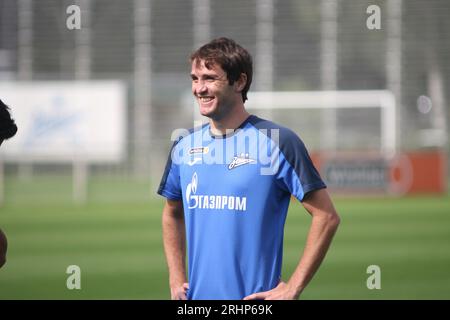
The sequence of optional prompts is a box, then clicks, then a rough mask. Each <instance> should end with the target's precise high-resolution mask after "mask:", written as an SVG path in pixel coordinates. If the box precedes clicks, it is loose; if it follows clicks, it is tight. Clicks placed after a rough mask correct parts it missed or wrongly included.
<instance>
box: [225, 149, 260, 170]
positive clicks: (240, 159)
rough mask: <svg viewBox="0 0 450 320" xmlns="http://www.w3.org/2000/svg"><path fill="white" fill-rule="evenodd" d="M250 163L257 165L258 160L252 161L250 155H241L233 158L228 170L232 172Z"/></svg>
mask: <svg viewBox="0 0 450 320" xmlns="http://www.w3.org/2000/svg"><path fill="white" fill-rule="evenodd" d="M249 163H256V160H255V159H250V158H249V156H248V153H246V154H243V153H241V155H240V156H236V157H234V158H233V160H232V161H231V163H230V164H229V165H228V169H229V170H231V169H234V168H237V167H240V166H243V165H244V164H249Z"/></svg>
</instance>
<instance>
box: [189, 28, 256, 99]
mask: <svg viewBox="0 0 450 320" xmlns="http://www.w3.org/2000/svg"><path fill="white" fill-rule="evenodd" d="M201 60H204V61H205V66H206V68H208V69H210V68H211V67H212V65H213V64H218V65H219V66H220V67H221V68H222V69H223V70H224V71H225V72H226V73H227V77H228V83H229V84H230V85H232V84H233V83H234V82H235V81H237V80H238V79H239V77H240V76H241V74H242V73H244V74H245V75H247V83H246V84H245V87H244V89H243V90H242V92H241V93H242V101H244V102H245V100H247V92H248V90H249V89H250V85H251V83H252V76H253V62H252V56H251V55H250V53H248V51H247V50H245V49H244V48H243V47H241V46H240V45H238V44H237V43H236V42H235V41H234V40H232V39H228V38H224V37H222V38H217V39H214V40H212V41H211V42H209V43H207V44H205V45H203V46H202V47H200V48H199V49H197V50H196V51H195V52H194V53H193V54H192V55H191V63H192V62H194V61H197V63H199V62H200V61H201Z"/></svg>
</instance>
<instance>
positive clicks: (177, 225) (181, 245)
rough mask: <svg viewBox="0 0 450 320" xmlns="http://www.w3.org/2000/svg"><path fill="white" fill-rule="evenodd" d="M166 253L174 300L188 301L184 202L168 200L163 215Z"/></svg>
mask: <svg viewBox="0 0 450 320" xmlns="http://www.w3.org/2000/svg"><path fill="white" fill-rule="evenodd" d="M162 228H163V241H164V251H165V254H166V260H167V266H168V268H169V285H170V294H171V299H172V300H185V299H186V289H187V283H186V282H187V281H186V263H185V259H186V232H185V224H184V215H183V203H182V201H181V200H180V201H176V200H169V199H167V201H166V204H165V206H164V209H163V214H162Z"/></svg>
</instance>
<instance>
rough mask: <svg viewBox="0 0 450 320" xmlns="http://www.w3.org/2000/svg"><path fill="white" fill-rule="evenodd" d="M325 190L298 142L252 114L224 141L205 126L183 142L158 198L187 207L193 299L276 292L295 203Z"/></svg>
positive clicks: (190, 295)
mask: <svg viewBox="0 0 450 320" xmlns="http://www.w3.org/2000/svg"><path fill="white" fill-rule="evenodd" d="M325 187H326V186H325V184H324V182H323V181H322V179H321V178H320V175H319V173H318V172H317V170H316V169H315V167H314V165H313V163H312V161H311V159H310V157H309V155H308V152H307V150H306V148H305V146H304V144H303V142H302V141H301V140H300V138H299V137H298V136H297V135H296V134H295V133H294V132H292V131H291V130H289V129H287V128H284V127H281V126H279V125H277V124H275V123H273V122H270V121H267V120H264V119H261V118H258V117H256V116H254V115H251V116H249V117H248V118H247V120H245V121H244V123H242V125H241V126H240V127H239V128H238V129H237V130H234V131H233V132H231V133H230V134H227V135H224V136H214V135H212V133H211V131H210V125H209V124H206V125H203V126H202V127H200V128H196V129H191V130H190V131H189V134H188V135H185V136H184V137H180V138H179V139H178V140H177V141H176V142H175V143H174V145H173V147H172V149H171V152H170V155H169V160H168V161H167V165H166V169H165V172H164V175H163V177H162V180H161V184H160V187H159V189H158V193H159V194H160V195H162V196H164V197H166V198H168V199H172V200H182V201H183V208H184V218H185V225H186V238H187V250H188V279H189V280H188V281H189V287H190V288H189V291H188V299H227V300H228V299H242V298H244V297H245V296H247V295H250V294H252V293H255V292H260V291H267V290H270V289H273V288H274V287H276V286H277V285H278V283H279V281H280V279H281V266H282V254H283V233H284V224H285V220H286V215H287V211H288V207H289V201H290V196H291V194H292V195H294V196H295V197H296V198H297V199H298V200H300V201H302V200H303V198H304V196H305V194H307V193H308V192H310V191H313V190H317V189H321V188H325Z"/></svg>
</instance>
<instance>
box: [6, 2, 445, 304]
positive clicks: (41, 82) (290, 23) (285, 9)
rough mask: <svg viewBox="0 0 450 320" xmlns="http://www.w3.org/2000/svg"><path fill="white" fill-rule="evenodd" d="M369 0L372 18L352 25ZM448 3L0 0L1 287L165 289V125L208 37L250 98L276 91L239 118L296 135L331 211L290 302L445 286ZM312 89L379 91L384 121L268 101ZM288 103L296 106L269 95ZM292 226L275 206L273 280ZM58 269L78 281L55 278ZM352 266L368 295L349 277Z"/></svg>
mask: <svg viewBox="0 0 450 320" xmlns="http://www.w3.org/2000/svg"><path fill="white" fill-rule="evenodd" d="M374 4H375V5H377V6H378V7H379V8H380V15H381V16H380V17H381V20H380V26H381V29H369V28H368V26H367V21H368V19H369V20H370V19H371V18H370V17H371V16H372V15H373V14H374V12H375V11H369V12H368V11H367V10H368V8H369V6H370V5H374ZM71 5H77V6H79V8H81V29H74V30H71V29H69V28H68V26H67V20H68V19H70V17H72V16H73V12H74V11H67V9H68V7H70V6H71ZM372 9H373V8H372ZM449 14H450V2H448V1H445V0H430V1H419V0H408V1H406V0H403V1H402V0H384V1H376V2H375V1H365V0H362V1H360V0H336V1H335V0H321V1H312V0H297V1H296V0H287V1H280V0H259V1H257V0H251V1H238V0H229V1H214V0H189V1H185V0H172V1H163V0H134V1H119V0H78V1H75V0H73V1H65V0H39V1H37V0H35V1H32V0H0V99H2V100H3V101H4V102H5V103H6V104H7V105H10V107H11V109H12V114H13V117H14V118H15V119H16V122H17V124H18V127H19V132H18V134H17V136H16V137H14V138H12V139H11V140H9V141H6V142H5V143H4V144H3V145H2V146H1V148H0V164H1V165H0V201H1V203H2V204H1V207H0V228H2V229H3V230H4V231H5V233H6V234H7V236H8V239H9V251H8V262H7V264H6V265H5V267H3V268H2V269H1V270H0V299H58V298H62V299H166V298H168V297H169V293H168V288H167V272H166V267H165V261H164V256H163V250H162V242H161V230H160V213H161V209H162V204H163V199H161V198H158V197H156V195H155V191H156V187H157V184H158V183H159V179H160V177H161V174H162V171H163V168H164V165H165V162H166V159H167V152H168V150H169V148H170V145H171V142H170V137H171V134H172V132H173V130H174V129H177V128H190V127H192V126H193V125H194V121H196V120H201V119H200V118H199V116H198V114H197V112H196V108H195V105H194V102H193V100H192V99H191V98H190V78H189V71H190V65H189V63H188V57H189V54H190V53H191V52H192V51H193V50H194V49H195V48H196V47H198V46H199V45H200V44H203V43H205V42H207V41H209V40H210V39H212V38H215V37H219V36H227V37H231V38H233V39H235V40H236V41H238V42H239V43H241V44H242V45H243V46H244V47H246V48H247V49H248V50H249V51H250V52H251V53H252V55H253V57H254V63H255V74H254V82H253V84H252V89H251V94H250V95H249V99H250V101H249V103H251V102H252V94H253V97H254V99H253V100H254V101H255V100H257V97H258V94H259V93H261V92H272V93H273V101H275V103H274V108H273V109H267V108H266V109H257V108H258V105H252V107H254V108H256V109H254V110H253V111H254V113H256V114H258V115H261V116H262V117H267V118H270V119H272V120H274V121H276V122H279V123H283V124H285V125H286V126H288V127H290V128H292V129H294V130H295V131H296V132H298V133H299V134H300V136H301V137H302V138H303V140H304V141H305V142H306V144H307V145H308V147H309V149H310V151H311V153H312V155H313V158H314V160H315V161H316V164H317V165H318V166H319V167H320V169H321V173H322V174H323V175H324V178H325V179H326V180H327V183H328V184H329V185H330V187H331V189H332V190H333V197H334V198H335V199H336V205H337V208H338V211H339V212H340V214H341V216H342V225H341V228H340V230H339V233H338V235H337V236H336V240H335V242H334V243H333V248H332V250H331V251H330V253H329V255H328V256H327V258H326V261H325V263H324V264H323V266H322V268H321V269H320V271H319V273H318V274H317V275H316V277H315V278H314V280H313V282H312V283H311V284H310V286H309V287H308V288H307V290H306V291H305V293H304V296H303V297H304V298H306V299H450V289H449V288H450V275H449V274H448V269H449V268H450V255H449V252H450V233H449V230H450V229H449V227H450V215H449V213H450V198H449V195H448V192H447V180H448V174H447V172H448V164H449V163H448V143H449V142H448V125H447V123H448V119H449V104H448V101H450V100H449V99H450V93H449V90H448V87H449V83H450V65H449V64H448V63H447V61H448V58H449V57H450V37H449V36H448V30H450V21H449V20H448V16H449ZM71 21H73V20H71ZM371 21H372V22H373V20H371ZM375 90H376V91H375ZM318 91H322V92H323V91H325V92H328V94H325V95H323V97H325V101H328V100H326V99H330V97H331V100H333V99H332V98H333V97H336V95H337V94H338V93H336V92H353V93H355V92H359V94H358V93H355V94H354V95H353V96H352V97H354V98H355V97H356V100H358V99H357V97H359V96H360V95H361V92H369V93H370V92H372V93H373V92H383V94H388V95H391V96H392V97H393V99H394V105H395V109H394V110H395V113H394V117H393V118H392V117H391V118H389V119H388V121H391V122H390V123H391V126H387V127H384V126H383V122H382V121H383V108H381V107H380V104H381V102H380V101H379V100H377V99H373V101H369V102H367V101H362V100H361V101H359V104H360V105H361V108H357V107H353V108H351V109H349V108H347V109H346V108H343V109H337V108H336V109H335V108H328V109H326V108H325V109H324V108H314V107H313V106H310V108H308V105H305V102H304V101H287V102H286V101H284V100H283V102H282V99H281V98H280V96H281V94H280V92H295V93H299V92H303V93H304V92H310V93H311V92H313V93H317V92H318ZM321 97H322V96H321ZM296 103H298V105H299V106H300V105H301V106H302V107H304V108H308V109H289V108H275V106H278V107H280V106H282V105H283V104H286V105H292V104H296ZM325 103H326V102H325ZM356 104H357V105H358V101H357V103H356ZM368 104H369V105H372V106H373V108H366V107H364V106H367V105H368ZM377 107H379V108H377ZM392 121H394V123H393V124H392ZM69 126H70V130H69ZM386 130H393V133H394V134H393V135H392V136H391V135H390V136H388V139H391V140H390V141H388V142H387V144H388V145H389V146H390V147H389V148H383V145H384V144H385V142H384V139H385V137H386ZM389 137H390V138H389ZM362 191H363V192H362ZM308 223H309V218H308V216H307V214H305V212H304V210H303V209H301V206H300V205H299V204H297V203H292V204H291V209H290V213H289V218H288V221H287V225H286V236H285V263H284V274H285V275H289V274H290V273H291V272H292V270H293V268H294V266H295V264H296V263H297V259H298V258H299V256H300V254H301V248H302V246H303V243H304V240H305V236H306V235H305V232H306V230H307V226H308ZM69 265H79V266H80V268H81V271H82V289H81V290H68V289H67V288H66V279H67V277H68V274H66V268H67V266H69ZM369 265H379V266H380V267H381V272H382V280H381V283H382V289H381V290H369V289H367V287H366V279H367V278H368V276H369V275H368V274H367V273H366V268H367V267H368V266H369Z"/></svg>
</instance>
